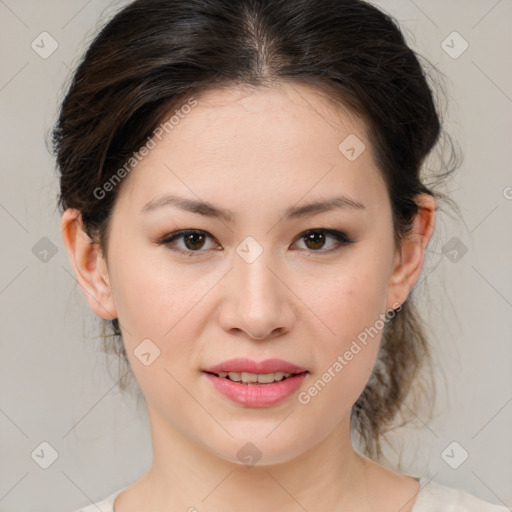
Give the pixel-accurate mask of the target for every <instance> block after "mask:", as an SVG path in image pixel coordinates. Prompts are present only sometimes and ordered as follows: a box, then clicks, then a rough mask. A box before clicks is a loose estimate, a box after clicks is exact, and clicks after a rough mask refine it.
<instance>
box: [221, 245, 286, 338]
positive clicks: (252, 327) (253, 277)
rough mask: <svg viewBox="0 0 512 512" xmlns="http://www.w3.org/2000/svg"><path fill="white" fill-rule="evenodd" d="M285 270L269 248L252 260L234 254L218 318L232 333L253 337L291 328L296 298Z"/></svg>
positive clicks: (262, 336)
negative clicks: (275, 260)
mask: <svg viewBox="0 0 512 512" xmlns="http://www.w3.org/2000/svg"><path fill="white" fill-rule="evenodd" d="M284 274H285V273H284V271H283V270H282V269H280V267H279V266H278V265H277V264H276V263H275V262H272V261H271V258H267V256H266V251H263V253H262V254H261V255H260V257H259V258H258V259H256V260H255V261H253V262H252V263H247V262H246V261H244V260H243V259H242V258H238V257H237V258H235V263H234V268H233V269H232V270H231V272H229V274H228V275H227V276H226V281H225V283H224V287H223V294H224V295H223V296H222V300H221V304H220V306H219V308H220V309H219V316H218V319H219V322H220V325H221V327H222V328H223V329H224V330H225V331H226V332H229V333H232V334H233V333H238V334H239V333H240V332H243V333H245V335H246V336H247V337H249V338H251V339H254V340H264V339H269V338H274V337H276V336H279V335H283V334H284V333H286V332H288V331H290V329H291V328H292V326H293V323H294V322H295V320H296V314H295V309H296V308H295V305H294V298H295V295H294V294H293V292H292V290H291V287H290V284H288V283H286V277H285V275H284Z"/></svg>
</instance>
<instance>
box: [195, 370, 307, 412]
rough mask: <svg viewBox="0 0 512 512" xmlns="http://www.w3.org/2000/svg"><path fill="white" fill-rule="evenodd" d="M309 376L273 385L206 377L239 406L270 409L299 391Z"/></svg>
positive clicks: (301, 375) (301, 376)
mask: <svg viewBox="0 0 512 512" xmlns="http://www.w3.org/2000/svg"><path fill="white" fill-rule="evenodd" d="M268 373H271V372H268ZM307 374H308V372H302V373H299V374H298V375H294V376H293V377H288V378H287V379H284V380H281V381H279V382H274V383H272V384H259V383H251V384H244V383H243V382H242V383H239V382H233V381H232V380H229V379H227V378H223V377H217V375H213V374H211V373H205V374H204V375H205V376H206V377H207V378H208V380H209V381H210V382H211V383H212V384H213V386H214V388H215V389H216V390H217V391H218V392H219V393H222V394H223V395H224V396H225V397H227V398H229V399H230V400H231V401H233V402H235V403H237V404H240V405H243V406H245V407H270V406H272V405H276V404H278V403H279V402H281V401H283V400H284V399H285V398H288V397H289V396H290V395H291V394H292V393H294V392H295V391H297V389H299V388H300V386H301V385H302V383H303V382H304V379H305V378H306V376H307Z"/></svg>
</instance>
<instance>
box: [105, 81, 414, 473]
mask: <svg viewBox="0 0 512 512" xmlns="http://www.w3.org/2000/svg"><path fill="white" fill-rule="evenodd" d="M195 98H196V100H197V104H195V106H193V107H191V108H190V111H189V110H188V109H187V112H188V113H187V114H186V115H183V116H182V118H180V120H179V123H177V124H176V125H175V126H174V127H173V128H172V130H169V131H168V133H166V132H164V134H163V136H162V137H161V139H162V140H158V139H157V138H155V139H154V141H155V144H156V145H155V147H154V148H153V149H151V151H150V152H149V154H148V155H147V156H145V157H144V158H143V160H142V161H141V162H140V163H139V164H138V165H137V166H136V167H135V169H134V170H133V171H131V173H130V174H129V175H128V176H127V177H126V178H125V181H124V182H123V184H122V190H121V191H120V195H119V198H118V201H117V203H116V205H115V208H114V211H113V216H112V221H111V231H110V238H109V242H108V243H109V245H108V278H107V279H108V283H109V289H110V291H111V294H112V295H111V300H112V308H113V311H114V310H115V311H114V313H113V314H115V315H116V316H117V317H118V318H119V321H120V324H121V326H122V331H123V339H124V343H125V346H126V352H127V354H128V357H129V360H130V364H131V367H132V370H133V372H134V374H135V377H136V379H137V380H138V382H139V384H140V386H141V388H142V391H143V393H144V395H145V398H146V402H147V405H148V409H149V412H150V418H151V421H152V428H153V429H154V430H155V429H159V430H160V431H163V430H169V429H171V431H172V432H175V433H178V434H179V435H181V436H183V438H184V439H187V440H189V441H191V442H192V443H194V444H195V445H199V446H202V447H203V448H205V449H206V450H208V451H209V452H211V453H212V454H215V455H217V456H218V457H221V458H223V459H225V460H230V461H234V462H238V463H240V461H241V459H240V455H239V453H238V452H239V450H240V449H241V447H243V446H244V445H245V444H246V443H247V442H251V443H253V444H254V445H255V446H256V447H257V449H258V450H259V452H260V453H261V456H262V459H261V461H260V463H268V464H270V463H278V462H284V461H287V460H290V459H292V458H293V457H296V456H298V455H300V454H301V453H303V452H305V451H306V450H308V449H310V448H312V447H314V446H315V445H318V444H319V443H321V442H322V441H324V440H325V439H327V438H329V436H332V435H334V433H335V432H337V431H339V429H340V428H341V426H342V425H343V426H345V427H347V431H348V421H349V417H350V410H351V407H352V405H353V404H354V403H355V401H356V400H357V398H358V396H359V395H360V393H361V392H362V391H363V389H364V387H365V385H366V383H367V381H368V378H369V376H370V373H371V370H372V367H373V365H374V363H375V360H376V357H377V351H378V346H379V342H380V339H381V334H382V327H383V324H384V322H383V321H382V319H383V315H384V313H385V312H386V310H387V309H393V308H394V307H397V306H398V305H400V304H401V303H402V302H403V301H404V300H405V298H406V296H407V294H408V291H409V287H408V286H407V285H406V284H404V283H406V282H407V279H405V278H403V276H402V274H400V272H403V271H404V267H403V266H399V265H398V253H397V251H396V250H395V247H394V243H393V225H392V217H391V204H390V199H389V197H388V194H387V190H386V186H385V183H384V181H383V179H382V177H381V174H380V172H379V170H378V169H377V168H376V166H375V164H374V161H373V158H372V153H371V149H370V143H369V141H368V139H367V137H366V134H365V128H364V124H363V122H362V121H361V120H359V119H357V118H355V117H354V116H351V115H349V114H348V112H345V111H343V110H342V109H341V108H335V106H333V104H330V103H328V102H327V100H326V99H325V98H324V97H323V96H322V95H321V94H320V93H318V92H316V91H315V90H314V89H312V88H309V87H308V86H305V85H299V84H294V85H293V86H291V85H283V84H282V85H279V86H277V85H276V86H273V87H272V88H271V89H256V90H250V91H248V90H244V91H242V90H240V89H229V90H228V89H226V90H216V91H209V92H206V93H204V94H203V95H201V96H196V97H195ZM349 136H350V137H352V138H353V137H354V136H355V137H357V139H359V141H360V142H359V143H358V144H361V142H362V143H363V144H364V145H365V149H364V150H362V152H360V151H361V148H362V146H361V145H359V146H355V148H356V150H355V155H356V156H357V153H359V152H360V154H359V155H358V156H357V158H355V159H354V155H353V154H352V153H351V152H350V150H349V151H347V150H346V146H343V145H342V146H341V147H342V150H340V149H339V146H340V144H341V143H342V142H343V141H344V140H345V139H346V138H347V137H349ZM350 140H351V139H349V141H350ZM353 140H356V139H352V142H353ZM345 144H346V143H345ZM352 145H353V143H352ZM348 146H350V144H349V145H348ZM347 155H348V156H350V157H351V158H348V157H347ZM169 195H173V196H176V197H179V198H182V199H183V201H185V200H187V201H193V202H201V203H208V205H209V206H210V208H209V207H206V206H203V207H201V208H195V210H196V211H195V212H194V211H190V210H193V209H194V208H189V209H186V208H182V207H180V206H178V205H177V204H175V203H173V202H172V201H167V202H166V201H160V200H161V199H162V198H163V197H164V196H169ZM336 198H339V199H337V200H336V201H335V202H336V206H332V205H331V207H330V208H316V209H315V208H305V207H306V206H307V205H311V204H313V203H317V202H325V201H327V202H329V201H333V200H335V199H336ZM148 204H149V205H150V206H148ZM219 212H222V214H221V213H219ZM183 230H187V231H189V230H193V231H194V233H192V234H191V233H183ZM372 329H373V330H372ZM369 332H370V333H371V335H370V334H368V333H369ZM365 333H366V334H365ZM144 340H145V341H144ZM363 340H366V342H364V341H363ZM141 343H142V345H141ZM357 347H359V349H358V348H357ZM350 354H351V356H350ZM237 357H240V358H248V359H251V360H253V361H256V362H260V361H263V360H266V359H273V358H277V359H281V360H284V361H287V362H290V363H292V364H294V365H297V366H299V367H302V368H304V369H306V370H307V372H306V373H305V374H303V375H302V376H299V378H298V377H293V379H294V380H295V381H297V382H298V384H296V385H295V387H293V386H291V387H290V389H292V391H291V394H289V395H288V396H286V397H285V398H281V399H279V400H277V399H276V400H274V402H273V403H270V402H271V401H272V397H270V398H269V395H272V393H274V394H273V395H272V396H273V397H274V398H276V393H277V395H279V393H280V392H281V391H280V390H278V389H277V388H276V386H275V385H272V386H274V388H275V389H276V390H275V391H273V392H265V393H263V395H264V396H266V397H267V402H264V401H259V402H258V401H256V402H249V401H246V402H245V403H242V402H243V397H242V399H240V395H239V398H238V400H235V399H233V398H230V397H228V396H226V395H225V394H224V393H222V392H220V391H219V390H218V388H217V386H216V385H214V384H213V383H212V381H213V380H214V379H217V380H216V382H217V383H219V381H220V379H221V377H215V378H212V377H211V376H210V377H209V376H208V374H206V373H205V371H204V370H205V369H207V368H209V367H211V366H213V365H217V364H218V363H221V362H223V361H226V360H230V359H232V358H237ZM236 386H237V387H238V388H239V387H240V386H247V385H246V384H236ZM259 386H267V384H259ZM280 386H281V388H283V383H281V384H280ZM297 386H298V387H297ZM287 389H288V390H289V388H287ZM239 393H240V392H239ZM243 396H246V395H243ZM279 396H280V395H279ZM246 398H247V396H246ZM240 400H242V402H241V401H240ZM247 400H249V399H248V398H247ZM269 401H270V402H269ZM270 432H271V435H269V433H270Z"/></svg>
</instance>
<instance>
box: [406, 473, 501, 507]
mask: <svg viewBox="0 0 512 512" xmlns="http://www.w3.org/2000/svg"><path fill="white" fill-rule="evenodd" d="M419 480H420V490H419V492H418V495H417V498H416V502H415V503H414V507H413V509H412V512H510V509H509V508H507V507H505V506H503V505H493V504H491V503H488V502H486V501H483V500H481V499H480V498H477V497H476V496H474V495H472V494H470V493H468V492H467V491H464V490H462V489H455V488H453V487H447V486H445V485H442V484H438V483H436V482H432V481H431V480H429V479H428V478H427V477H421V478H420V479H419Z"/></svg>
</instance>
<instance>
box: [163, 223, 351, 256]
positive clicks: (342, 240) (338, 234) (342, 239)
mask: <svg viewBox="0 0 512 512" xmlns="http://www.w3.org/2000/svg"><path fill="white" fill-rule="evenodd" d="M311 233H325V234H327V235H328V236H331V237H332V238H334V239H335V240H336V242H337V244H336V246H335V247H334V248H331V249H327V250H322V249H318V250H313V249H311V250H309V251H308V252H311V253H313V254H317V253H319V254H324V253H331V252H334V251H337V250H339V249H341V248H342V247H345V246H348V245H350V244H353V243H354V240H351V239H350V238H349V237H348V236H347V235H346V234H345V233H343V232H342V231H337V230H335V229H322V228H315V229H308V230H307V231H304V232H303V233H301V234H300V235H299V236H298V237H297V239H296V240H301V239H303V238H304V237H305V236H306V235H309V234H311ZM191 234H202V235H206V236H207V237H209V238H211V239H213V237H212V236H211V235H210V234H209V233H208V232H207V231H203V230H200V229H185V230H181V231H176V232H175V233H171V234H170V235H166V236H165V237H164V238H162V239H160V240H158V241H157V243H158V245H165V246H166V247H167V248H168V249H170V250H171V251H175V252H179V253H182V254H184V255H189V256H197V255H198V253H202V252H207V250H201V249H199V250H197V251H190V250H187V249H176V248H175V247H171V244H172V243H173V242H174V241H175V240H177V239H178V238H182V237H184V236H186V235H191Z"/></svg>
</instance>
